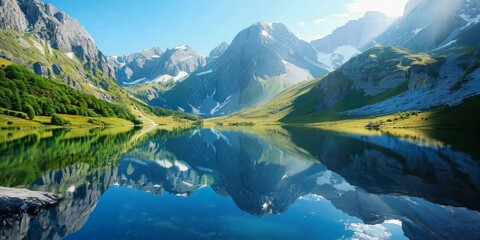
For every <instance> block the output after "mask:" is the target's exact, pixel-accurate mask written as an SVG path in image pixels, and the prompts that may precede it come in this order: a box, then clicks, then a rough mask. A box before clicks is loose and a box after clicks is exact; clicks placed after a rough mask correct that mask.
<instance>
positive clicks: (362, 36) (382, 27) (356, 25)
mask: <svg viewBox="0 0 480 240" xmlns="http://www.w3.org/2000/svg"><path fill="white" fill-rule="evenodd" d="M394 20H395V19H394V18H389V17H387V16H385V15H384V14H383V13H380V12H367V13H365V16H363V17H362V18H359V19H357V20H352V21H349V22H348V23H347V24H345V25H344V26H342V27H339V28H337V29H335V30H334V31H333V32H332V33H331V34H330V35H328V36H326V37H324V38H322V39H318V40H314V41H312V46H313V47H314V48H315V49H317V50H318V51H321V52H325V53H332V52H334V51H335V49H336V48H338V47H340V46H352V47H354V48H356V49H359V50H360V51H363V50H366V49H368V48H369V47H372V46H374V45H375V44H376V39H377V38H378V37H379V36H380V35H382V33H384V32H385V31H386V30H387V29H388V28H389V27H390V25H391V24H392V23H393V22H394Z"/></svg>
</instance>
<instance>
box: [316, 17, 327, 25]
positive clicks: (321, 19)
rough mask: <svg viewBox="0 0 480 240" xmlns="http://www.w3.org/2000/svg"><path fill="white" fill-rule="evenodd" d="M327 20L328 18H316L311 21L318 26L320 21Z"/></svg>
mask: <svg viewBox="0 0 480 240" xmlns="http://www.w3.org/2000/svg"><path fill="white" fill-rule="evenodd" d="M327 20H328V18H318V19H315V21H313V22H312V23H313V24H315V25H317V26H318V25H320V24H321V23H323V22H326V21H327Z"/></svg>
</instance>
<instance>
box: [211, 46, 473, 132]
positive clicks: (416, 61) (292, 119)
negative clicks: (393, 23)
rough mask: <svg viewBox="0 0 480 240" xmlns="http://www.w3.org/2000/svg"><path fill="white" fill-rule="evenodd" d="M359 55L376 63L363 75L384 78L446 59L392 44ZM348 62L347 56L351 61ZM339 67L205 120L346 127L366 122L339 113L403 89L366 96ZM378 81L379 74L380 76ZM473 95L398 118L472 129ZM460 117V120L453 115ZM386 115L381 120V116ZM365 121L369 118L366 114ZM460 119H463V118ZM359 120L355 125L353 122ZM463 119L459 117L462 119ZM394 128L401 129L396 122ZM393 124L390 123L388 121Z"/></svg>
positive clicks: (432, 70) (430, 69)
mask: <svg viewBox="0 0 480 240" xmlns="http://www.w3.org/2000/svg"><path fill="white" fill-rule="evenodd" d="M358 58H360V59H368V60H374V61H375V62H378V65H377V66H376V67H374V68H373V69H370V70H369V72H368V73H367V75H368V76H370V75H373V76H375V75H378V74H376V73H378V72H379V71H384V72H386V73H385V74H383V75H384V76H386V75H388V74H391V73H393V72H396V71H405V73H406V74H408V69H409V68H410V67H411V66H414V65H415V66H420V67H421V69H423V70H422V71H424V72H425V73H426V74H428V75H430V76H435V75H437V74H438V67H439V65H440V63H442V62H443V61H444V60H445V57H444V56H443V55H440V56H436V57H433V56H430V55H428V54H423V53H412V52H410V51H408V50H405V49H400V48H394V47H374V48H372V49H370V50H368V51H366V52H365V53H363V54H361V55H359V56H358ZM350 61H352V60H350ZM347 64H348V63H347ZM342 70H343V69H339V70H337V71H335V72H333V73H331V74H329V75H328V76H326V77H324V78H322V79H316V80H312V81H307V82H304V83H302V84H299V85H296V86H293V87H292V88H290V89H288V90H286V91H284V92H282V93H280V94H279V95H277V96H276V97H275V98H273V99H272V100H269V101H267V102H264V103H260V104H257V105H256V106H254V107H251V108H248V109H245V110H242V111H239V112H236V113H233V114H231V115H228V116H224V117H220V118H214V119H211V120H208V121H209V122H211V123H215V124H229V123H243V122H252V123H255V124H260V125H262V124H319V123H322V122H329V124H331V122H332V121H342V120H349V119H350V120H353V121H354V122H348V124H349V125H352V126H353V125H357V126H362V127H363V126H365V125H366V123H365V122H366V120H364V119H365V118H363V119H359V118H356V117H354V116H347V115H345V114H342V112H344V111H346V110H350V109H355V108H359V107H362V106H365V105H369V104H374V103H377V102H380V101H383V100H385V99H388V98H391V97H393V96H397V95H399V94H402V93H404V92H406V91H407V90H408V81H404V82H402V83H401V84H398V85H397V86H393V87H392V88H390V89H387V90H385V91H383V92H381V93H379V94H376V95H367V94H365V93H364V92H363V91H361V90H354V89H352V84H353V81H352V80H350V79H348V78H347V77H345V75H344V74H343V72H342ZM379 80H381V78H379ZM331 93H338V96H339V97H338V99H337V100H336V101H335V102H334V103H329V104H326V103H325V102H326V101H325V98H326V95H327V94H331ZM477 102H478V99H477V97H474V98H471V99H467V100H466V101H465V102H464V103H463V104H461V105H460V106H457V107H453V108H437V109H433V110H432V111H429V112H428V114H427V115H425V116H424V119H421V118H418V119H417V118H412V119H411V121H402V124H404V126H436V127H440V126H441V125H442V126H445V127H449V128H450V127H459V126H462V125H463V126H464V127H469V128H471V127H474V128H477V127H478V124H476V121H477V122H478V120H480V117H479V116H478V114H476V112H478V110H479V107H478V106H480V104H479V105H476V103H477ZM452 114H457V116H461V118H458V117H454V116H455V115H452ZM384 118H385V119H384ZM389 118H391V119H390V120H392V119H395V116H393V115H392V116H386V117H382V118H381V119H380V118H379V119H376V118H373V119H372V120H371V121H376V120H378V121H383V120H385V121H386V120H388V119H389ZM367 119H368V118H367ZM462 119H467V120H465V121H463V120H462ZM357 120H358V123H359V124H355V121H357ZM461 120H462V121H461ZM397 123H398V124H397V125H395V127H401V125H399V124H400V122H397ZM387 125H392V124H387Z"/></svg>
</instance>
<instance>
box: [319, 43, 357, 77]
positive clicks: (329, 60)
mask: <svg viewBox="0 0 480 240" xmlns="http://www.w3.org/2000/svg"><path fill="white" fill-rule="evenodd" d="M358 54H360V51H359V50H358V49H356V48H355V47H353V46H351V45H343V46H339V47H337V48H335V50H334V51H333V52H332V53H324V52H320V51H319V52H317V60H318V62H320V63H322V64H324V65H325V66H326V67H327V68H328V70H329V71H333V70H335V69H337V68H338V67H340V66H341V65H342V64H344V63H346V62H347V61H348V60H350V58H352V57H354V56H356V55H358Z"/></svg>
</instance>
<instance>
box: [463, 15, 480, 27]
mask: <svg viewBox="0 0 480 240" xmlns="http://www.w3.org/2000/svg"><path fill="white" fill-rule="evenodd" d="M460 17H461V18H462V19H463V20H465V21H466V22H467V24H465V26H463V27H462V28H461V30H463V29H465V28H467V27H469V26H470V25H472V24H477V23H480V14H479V15H477V16H476V17H474V18H470V17H469V16H467V15H466V14H461V15H460Z"/></svg>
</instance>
